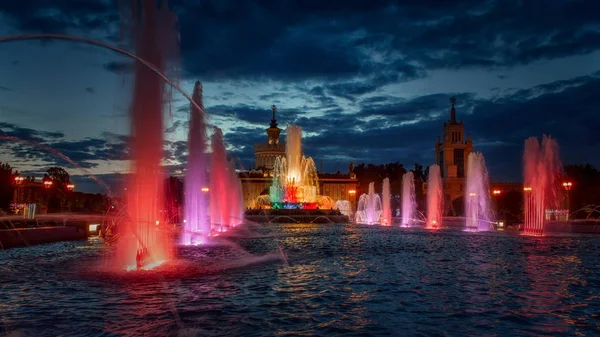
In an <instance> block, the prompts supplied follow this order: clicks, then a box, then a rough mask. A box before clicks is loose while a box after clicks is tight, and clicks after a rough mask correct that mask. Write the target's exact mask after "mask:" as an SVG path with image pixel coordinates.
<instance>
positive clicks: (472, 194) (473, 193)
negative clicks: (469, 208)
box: [469, 192, 477, 197]
mask: <svg viewBox="0 0 600 337" xmlns="http://www.w3.org/2000/svg"><path fill="white" fill-rule="evenodd" d="M476 195H477V194H475V192H471V193H469V196H470V197H474V196H476Z"/></svg>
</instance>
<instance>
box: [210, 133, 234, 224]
mask: <svg viewBox="0 0 600 337" xmlns="http://www.w3.org/2000/svg"><path fill="white" fill-rule="evenodd" d="M211 148H212V156H211V161H210V221H211V223H212V228H213V230H217V231H219V232H222V231H225V230H227V227H229V226H230V225H231V221H230V219H231V210H230V209H229V201H230V200H229V199H230V198H229V195H228V194H229V193H228V191H229V188H230V187H231V186H230V185H231V184H230V181H231V179H230V177H229V163H228V162H227V154H226V152H225V145H224V144H223V132H222V131H221V129H219V128H215V133H214V134H213V136H212V138H211Z"/></svg>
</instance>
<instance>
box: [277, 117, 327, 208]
mask: <svg viewBox="0 0 600 337" xmlns="http://www.w3.org/2000/svg"><path fill="white" fill-rule="evenodd" d="M286 132H287V135H286V144H285V146H286V157H285V158H281V157H277V158H276V160H275V166H274V168H273V184H272V185H271V187H270V188H269V195H270V200H271V202H272V203H282V202H283V203H286V204H292V205H296V206H300V207H304V206H307V207H312V206H311V205H310V204H317V202H318V199H319V198H318V197H319V195H318V194H319V178H318V174H317V168H316V166H315V162H314V161H313V159H312V158H310V157H308V158H306V157H304V156H303V155H302V142H301V141H302V128H300V127H299V126H297V125H289V126H288V127H287V130H286ZM307 204H308V205H307ZM276 207H278V206H276ZM294 207H295V206H294Z"/></svg>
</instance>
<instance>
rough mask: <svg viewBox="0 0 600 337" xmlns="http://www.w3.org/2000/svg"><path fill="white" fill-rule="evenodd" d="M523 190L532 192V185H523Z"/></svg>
mask: <svg viewBox="0 0 600 337" xmlns="http://www.w3.org/2000/svg"><path fill="white" fill-rule="evenodd" d="M523 191H525V192H531V187H523Z"/></svg>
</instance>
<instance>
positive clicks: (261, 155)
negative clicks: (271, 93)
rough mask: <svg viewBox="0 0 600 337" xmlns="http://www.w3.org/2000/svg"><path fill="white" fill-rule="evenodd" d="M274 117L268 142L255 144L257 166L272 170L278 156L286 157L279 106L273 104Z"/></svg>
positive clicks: (268, 130)
mask: <svg viewBox="0 0 600 337" xmlns="http://www.w3.org/2000/svg"><path fill="white" fill-rule="evenodd" d="M271 110H272V111H273V118H272V119H271V124H269V128H268V129H267V130H266V131H267V143H263V144H256V145H254V158H255V167H256V168H257V169H266V170H272V169H273V166H275V159H276V158H277V157H285V143H282V142H280V140H279V138H280V135H281V129H280V128H278V127H277V118H276V112H277V107H276V106H275V105H273V106H271Z"/></svg>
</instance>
